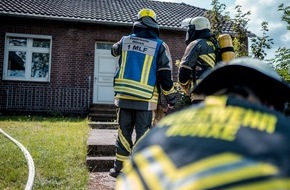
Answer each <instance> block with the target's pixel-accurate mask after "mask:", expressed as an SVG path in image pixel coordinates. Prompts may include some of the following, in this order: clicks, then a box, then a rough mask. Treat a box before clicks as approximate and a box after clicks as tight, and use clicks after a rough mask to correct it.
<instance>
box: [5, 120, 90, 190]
mask: <svg viewBox="0 0 290 190" xmlns="http://www.w3.org/2000/svg"><path fill="white" fill-rule="evenodd" d="M0 126H1V129H3V130H4V131H5V132H6V133H8V134H9V135H10V136H12V137H13V138H14V139H16V140H17V141H19V142H20V143H21V144H23V146H25V147H26V149H27V150H28V151H29V152H30V154H31V156H32V158H33V160H34V164H35V171H36V173H35V179H34V185H33V189H34V190H37V189H41V190H52V189H87V184H88V179H89V173H88V171H87V168H86V164H85V157H86V153H87V137H88V132H89V127H88V121H87V119H78V118H43V117H17V116H16V117H5V116H1V117H0ZM0 149H1V151H0V164H1V167H0V173H1V175H0V189H15V190H16V189H24V187H25V185H26V181H27V176H28V172H27V171H28V167H27V162H26V159H25V157H24V155H23V153H22V152H21V150H20V149H19V148H18V147H17V146H16V145H15V144H13V142H11V141H9V140H8V139H7V138H5V137H4V136H3V135H1V134H0Z"/></svg>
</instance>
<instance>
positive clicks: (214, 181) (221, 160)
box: [179, 153, 278, 189]
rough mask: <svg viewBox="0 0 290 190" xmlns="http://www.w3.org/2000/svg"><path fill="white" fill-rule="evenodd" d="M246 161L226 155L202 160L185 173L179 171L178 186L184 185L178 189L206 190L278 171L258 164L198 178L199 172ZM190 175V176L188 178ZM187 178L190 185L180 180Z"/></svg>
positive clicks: (266, 165) (269, 166)
mask: <svg viewBox="0 0 290 190" xmlns="http://www.w3.org/2000/svg"><path fill="white" fill-rule="evenodd" d="M239 161H241V162H243V161H246V160H245V159H243V158H242V157H240V156H237V155H234V154H231V153H226V154H221V155H218V156H213V157H211V158H207V159H204V160H202V161H200V162H197V163H194V164H192V166H191V167H189V168H188V169H187V168H186V169H185V171H180V173H181V176H179V178H180V181H181V182H179V183H180V184H186V185H185V186H183V187H182V188H179V189H190V188H191V189H207V188H213V187H217V186H220V185H224V184H227V183H232V182H237V181H241V180H245V179H251V178H254V177H263V176H268V175H273V174H277V173H278V169H277V168H276V167H275V166H273V165H270V164H267V163H258V162H255V163H253V164H249V165H245V166H243V167H240V168H239V167H238V168H236V167H234V168H233V169H232V170H228V171H222V172H217V173H212V172H211V173H210V174H209V175H206V176H200V177H199V176H198V175H199V174H200V173H201V172H206V171H209V170H210V169H214V168H218V167H220V166H222V165H225V166H227V165H229V164H231V163H234V162H239ZM190 174H191V176H189V175H190ZM186 176H188V177H187V178H189V179H190V180H189V179H188V180H187V181H190V183H184V182H182V180H184V178H185V177H186Z"/></svg>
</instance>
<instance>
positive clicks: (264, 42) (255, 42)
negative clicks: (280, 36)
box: [251, 21, 274, 60]
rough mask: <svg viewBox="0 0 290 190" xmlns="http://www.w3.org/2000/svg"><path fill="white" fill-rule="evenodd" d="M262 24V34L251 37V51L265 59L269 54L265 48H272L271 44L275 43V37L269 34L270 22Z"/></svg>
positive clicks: (254, 55)
mask: <svg viewBox="0 0 290 190" xmlns="http://www.w3.org/2000/svg"><path fill="white" fill-rule="evenodd" d="M261 26H262V29H261V31H262V36H261V37H260V36H255V37H253V38H251V41H252V44H251V52H252V54H253V57H254V58H258V59H261V60H264V58H265V57H266V55H267V53H266V52H265V49H271V44H274V42H273V39H272V38H270V37H269V36H268V35H267V32H268V31H269V29H268V22H265V21H264V22H262V23H261Z"/></svg>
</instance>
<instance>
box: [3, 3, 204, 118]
mask: <svg viewBox="0 0 290 190" xmlns="http://www.w3.org/2000/svg"><path fill="white" fill-rule="evenodd" d="M142 8H151V9H153V10H154V11H155V12H156V14H157V20H158V23H159V25H160V34H161V35H160V36H161V38H162V39H163V40H164V41H165V42H166V43H167V44H168V46H169V47H170V51H171V55H172V59H173V63H175V61H176V60H179V59H180V58H181V57H182V55H183V52H184V50H185V47H186V46H185V43H184V39H185V29H184V28H181V26H180V24H181V21H182V20H183V19H185V18H188V17H194V16H200V15H203V14H204V13H205V11H206V10H205V9H201V8H198V7H194V6H190V5H187V4H184V3H169V2H158V1H152V0H134V1H132V0H82V1H80V0H46V1H43V0H25V1H22V0H1V1H0V73H1V75H2V77H1V79H0V112H2V113H3V112H15V111H17V112H18V111H20V112H45V113H75V114H87V113H88V112H89V108H90V106H91V105H96V106H98V105H99V106H101V105H113V98H114V93H113V83H112V82H113V75H114V72H115V70H116V66H117V58H114V57H112V56H111V54H110V47H111V45H112V44H113V43H114V42H116V41H118V40H119V39H120V38H121V37H122V36H123V35H128V34H129V33H130V32H131V29H132V23H133V21H134V19H135V18H136V15H137V12H138V11H139V10H140V9H142ZM173 71H174V80H175V81H176V73H177V68H176V67H174V68H173Z"/></svg>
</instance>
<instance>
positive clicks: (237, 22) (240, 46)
mask: <svg viewBox="0 0 290 190" xmlns="http://www.w3.org/2000/svg"><path fill="white" fill-rule="evenodd" d="M235 9H236V11H237V13H236V15H235V18H234V20H233V22H234V24H233V31H234V33H235V38H234V40H233V45H234V49H235V52H236V57H243V56H248V43H247V42H248V31H247V24H248V22H249V18H247V17H248V16H249V15H251V12H250V11H248V12H246V13H243V12H242V10H241V5H237V6H236V7H235Z"/></svg>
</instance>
